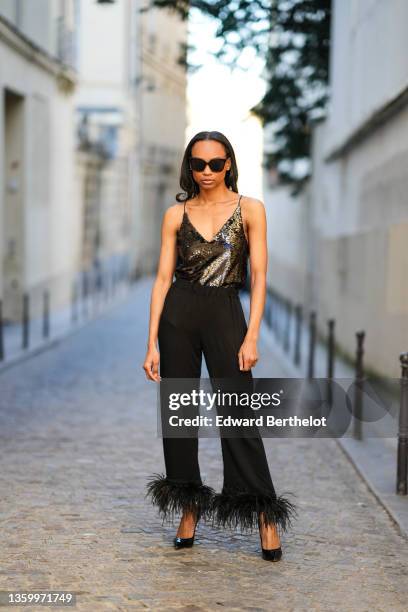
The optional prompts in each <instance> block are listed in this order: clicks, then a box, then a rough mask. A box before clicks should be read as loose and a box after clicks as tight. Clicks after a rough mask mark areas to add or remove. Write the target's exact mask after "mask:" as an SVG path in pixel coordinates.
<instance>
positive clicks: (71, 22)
mask: <svg viewBox="0 0 408 612" xmlns="http://www.w3.org/2000/svg"><path fill="white" fill-rule="evenodd" d="M76 19H77V2H75V0H60V1H57V2H53V1H52V0H39V1H38V2H35V3H33V2H30V1H29V0H17V1H15V0H0V95H1V98H2V104H1V106H0V143H1V147H0V184H1V185H2V189H1V190H0V256H1V258H0V261H1V265H0V294H1V296H2V299H3V316H4V318H5V320H6V321H10V322H12V321H15V320H19V319H20V317H21V309H22V299H21V298H22V294H23V292H29V293H30V295H31V298H32V299H31V309H32V313H35V312H37V311H38V310H39V308H40V299H41V297H42V291H43V289H44V288H48V289H49V290H50V292H51V295H52V299H53V303H54V304H57V303H62V302H64V300H66V299H67V294H68V291H69V279H70V278H71V276H72V274H73V271H74V270H75V269H76V267H77V265H78V257H79V253H78V250H77V244H76V242H75V240H73V239H72V236H75V235H76V234H77V228H78V223H79V220H78V216H77V210H76V209H75V207H74V206H72V201H73V196H74V193H73V175H74V154H73V152H74V132H73V129H72V126H73V113H74V107H73V92H74V89H75V83H76V76H75V64H76V42H75V41H76V39H75V31H76Z"/></svg>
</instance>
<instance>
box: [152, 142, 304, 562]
mask: <svg viewBox="0 0 408 612" xmlns="http://www.w3.org/2000/svg"><path fill="white" fill-rule="evenodd" d="M237 179H238V170H237V164H236V160H235V154H234V151H233V148H232V146H231V144H230V142H229V141H228V139H227V138H226V137H225V136H224V135H223V134H221V133H220V132H200V133H198V134H196V136H194V138H192V140H191V141H190V142H189V144H188V146H187V148H186V151H185V153H184V157H183V161H182V167H181V176H180V186H181V188H182V189H183V190H184V192H185V193H184V194H183V193H179V194H177V196H176V200H177V201H178V202H182V204H174V205H173V206H171V207H170V208H169V209H168V210H167V211H166V212H165V214H164V218H163V225H162V246H161V253H160V258H159V265H158V272H157V277H156V280H155V283H154V286H153V290H152V297H151V305H150V325H149V339H148V349H147V354H146V358H145V361H144V364H143V369H144V370H145V373H146V376H147V378H148V379H149V380H153V381H160V379H161V377H163V378H166V377H168V378H187V379H190V378H191V379H199V378H200V373H201V361H202V355H204V357H205V361H206V365H207V369H208V372H209V375H210V377H211V379H213V378H214V377H218V378H219V377H238V379H242V380H244V381H251V380H252V372H251V368H252V367H253V366H254V365H255V364H256V362H257V361H258V352H257V338H258V334H259V327H260V323H261V319H262V314H263V309H264V304H265V292H266V268H267V247H266V216H265V210H264V206H263V204H262V202H260V201H259V200H256V199H253V198H249V197H243V196H242V195H239V194H238V189H237ZM248 255H250V267H251V309H250V310H251V312H250V319H249V324H248V325H247V323H246V320H245V316H244V313H243V310H242V305H241V302H240V299H239V295H238V291H239V289H240V288H242V287H243V286H244V285H245V281H246V270H247V260H248ZM173 273H175V277H176V280H175V282H174V283H173V282H172V281H173ZM156 340H158V345H159V350H160V355H159V351H158V350H157V347H156ZM159 363H160V374H159V373H158V370H159ZM221 445H222V456H223V462H224V485H223V489H222V492H221V493H215V492H214V490H213V489H212V488H211V487H209V486H206V485H204V484H203V483H202V480H201V476H200V468H199V464H198V439H197V437H196V436H194V437H184V438H174V437H165V436H163V450H164V459H165V466H166V476H164V475H160V474H155V475H154V476H153V477H152V478H151V480H150V482H149V483H148V490H147V491H148V492H147V494H148V495H150V496H151V499H152V502H153V503H154V504H155V505H157V506H158V508H159V511H160V513H161V515H162V516H163V517H164V518H166V517H170V516H173V514H174V512H180V513H182V517H181V521H180V525H179V528H178V531H177V535H176V537H175V539H174V545H175V547H176V548H185V547H190V546H192V545H193V542H194V535H195V528H196V525H197V522H198V520H199V518H200V517H201V516H204V517H211V518H212V520H213V523H215V524H216V525H218V526H220V525H221V526H227V527H239V528H241V529H242V530H246V529H248V528H249V529H252V528H253V527H254V526H255V525H257V526H258V527H259V532H260V538H261V547H262V557H263V558H264V559H265V560H269V561H279V559H280V558H281V557H282V549H281V544H280V539H279V535H278V528H281V529H282V530H284V531H285V530H286V529H287V527H288V526H289V525H290V522H291V517H292V515H293V514H295V512H296V511H295V506H294V505H293V504H292V503H291V502H289V501H288V500H287V499H286V498H285V497H283V496H280V497H277V496H276V493H275V490H274V486H273V484H272V480H271V476H270V473H269V468H268V464H267V460H266V455H265V450H264V446H263V442H262V439H261V438H260V436H259V435H258V436H256V437H221Z"/></svg>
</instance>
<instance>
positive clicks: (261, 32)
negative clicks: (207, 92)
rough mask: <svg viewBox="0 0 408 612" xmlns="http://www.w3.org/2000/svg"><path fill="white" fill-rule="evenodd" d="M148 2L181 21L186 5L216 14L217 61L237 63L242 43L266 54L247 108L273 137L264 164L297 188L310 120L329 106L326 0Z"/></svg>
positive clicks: (307, 148) (304, 173)
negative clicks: (260, 88)
mask: <svg viewBox="0 0 408 612" xmlns="http://www.w3.org/2000/svg"><path fill="white" fill-rule="evenodd" d="M151 6H156V7H161V8H167V9H170V10H172V11H175V12H176V13H178V14H179V15H180V17H181V18H182V19H187V18H188V15H189V11H190V10H191V9H198V10H199V11H201V12H202V13H203V14H205V15H209V16H211V17H213V18H214V19H216V20H217V21H218V28H217V32H216V37H217V38H220V39H222V40H223V43H224V44H223V45H222V47H221V48H220V50H219V51H217V52H216V53H215V55H216V56H217V57H218V58H219V59H220V61H223V62H225V63H228V64H230V65H234V66H236V65H238V63H237V61H238V59H239V56H240V54H241V52H242V51H243V50H244V49H246V48H247V47H252V48H254V49H255V51H256V53H257V54H259V55H261V56H262V57H264V58H265V61H266V71H265V79H266V84H267V87H266V92H265V95H264V97H263V98H262V100H260V102H259V103H258V104H257V105H256V106H254V107H253V108H252V109H251V111H252V112H253V113H254V114H255V115H257V116H258V117H259V118H260V119H261V121H262V123H263V125H264V126H270V127H271V131H272V134H273V145H272V149H271V150H269V151H267V152H266V154H265V166H266V167H267V168H274V169H276V170H277V171H278V174H279V177H280V180H281V181H282V182H288V183H292V184H293V183H294V184H295V185H294V186H295V191H297V189H299V188H300V186H301V185H302V183H303V181H304V180H305V179H306V178H307V176H308V174H309V169H308V163H307V162H308V160H309V157H310V144H311V143H310V140H311V139H310V134H311V129H310V122H311V120H315V119H319V118H320V117H322V116H324V114H325V108H326V104H327V98H328V76H329V52H330V21H331V0H151ZM185 51H186V49H185ZM231 51H232V53H231ZM226 58H228V59H226ZM185 59H186V54H185ZM186 61H187V60H186ZM186 65H187V68H189V65H188V64H186ZM299 162H305V163H303V166H302V164H300V163H299ZM302 168H303V169H302Z"/></svg>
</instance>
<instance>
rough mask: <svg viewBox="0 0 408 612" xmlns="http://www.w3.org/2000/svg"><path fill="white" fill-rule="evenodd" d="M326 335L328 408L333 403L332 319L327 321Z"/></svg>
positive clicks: (333, 322)
mask: <svg viewBox="0 0 408 612" xmlns="http://www.w3.org/2000/svg"><path fill="white" fill-rule="evenodd" d="M327 325H328V334H327V382H328V389H327V390H328V397H327V400H328V403H329V406H331V405H332V403H333V393H332V391H333V388H332V383H331V381H332V380H333V376H334V325H335V321H334V319H329V320H328V321H327Z"/></svg>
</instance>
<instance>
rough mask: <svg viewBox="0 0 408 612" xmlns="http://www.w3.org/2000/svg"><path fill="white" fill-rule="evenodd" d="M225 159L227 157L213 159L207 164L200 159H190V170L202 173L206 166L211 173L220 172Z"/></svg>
mask: <svg viewBox="0 0 408 612" xmlns="http://www.w3.org/2000/svg"><path fill="white" fill-rule="evenodd" d="M227 159H228V157H214V158H213V159H210V161H208V162H207V161H205V159H201V157H190V168H191V169H192V170H194V171H195V172H203V171H204V170H205V167H206V166H207V165H208V166H210V170H212V171H213V172H222V171H223V170H224V166H225V162H226V161H227Z"/></svg>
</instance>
